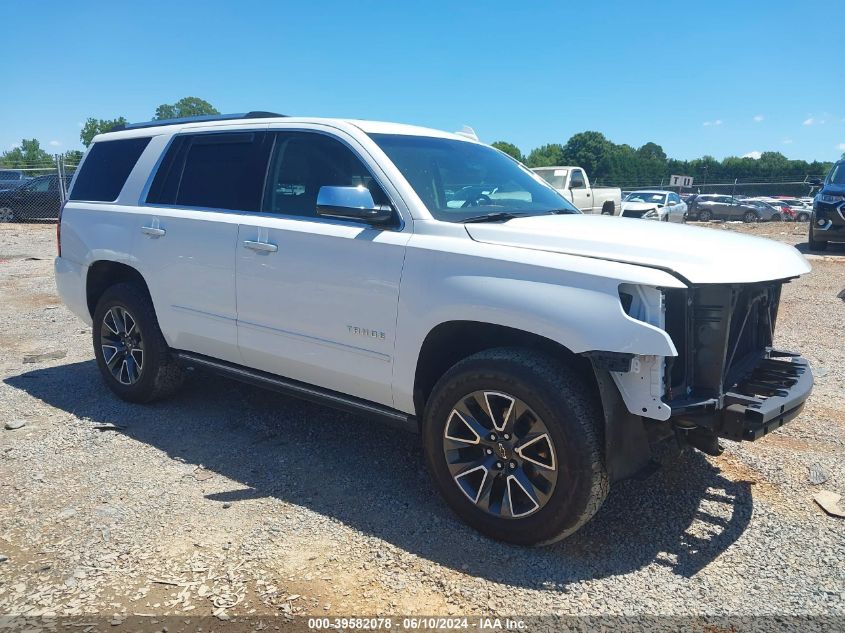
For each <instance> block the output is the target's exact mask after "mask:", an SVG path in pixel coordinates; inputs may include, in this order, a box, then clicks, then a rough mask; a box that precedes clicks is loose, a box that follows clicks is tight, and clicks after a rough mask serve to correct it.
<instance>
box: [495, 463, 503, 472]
mask: <svg viewBox="0 0 845 633" xmlns="http://www.w3.org/2000/svg"><path fill="white" fill-rule="evenodd" d="M496 468H498V469H499V470H501V469H502V462H496Z"/></svg>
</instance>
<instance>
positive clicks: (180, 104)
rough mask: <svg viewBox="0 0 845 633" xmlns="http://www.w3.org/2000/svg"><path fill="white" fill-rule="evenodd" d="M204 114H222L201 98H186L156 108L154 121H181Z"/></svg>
mask: <svg viewBox="0 0 845 633" xmlns="http://www.w3.org/2000/svg"><path fill="white" fill-rule="evenodd" d="M204 114H220V111H219V110H218V109H217V108H215V107H214V106H213V105H211V104H210V103H209V102H208V101H206V100H205V99H200V98H199V97H184V98H182V99H179V101H177V102H176V103H162V104H161V105H160V106H159V107H157V108H156V114H155V117H154V119H156V120H159V121H160V120H162V119H181V118H183V117H187V116H201V115H204Z"/></svg>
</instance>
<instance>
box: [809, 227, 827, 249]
mask: <svg viewBox="0 0 845 633" xmlns="http://www.w3.org/2000/svg"><path fill="white" fill-rule="evenodd" d="M807 246H809V247H810V250H811V251H826V250H827V242H817V241H816V239H815V236H814V235H813V227H812V225H810V231H809V233H808V235H807Z"/></svg>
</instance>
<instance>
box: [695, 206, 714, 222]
mask: <svg viewBox="0 0 845 633" xmlns="http://www.w3.org/2000/svg"><path fill="white" fill-rule="evenodd" d="M712 219H713V212H712V211H709V210H708V209H704V210H702V211H699V212H698V221H699V222H709V221H710V220H712Z"/></svg>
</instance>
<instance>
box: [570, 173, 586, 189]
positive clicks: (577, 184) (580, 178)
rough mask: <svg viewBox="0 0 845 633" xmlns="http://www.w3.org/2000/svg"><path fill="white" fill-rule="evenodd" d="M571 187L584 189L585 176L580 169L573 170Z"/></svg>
mask: <svg viewBox="0 0 845 633" xmlns="http://www.w3.org/2000/svg"><path fill="white" fill-rule="evenodd" d="M569 186H570V187H571V188H572V189H580V188H582V187H584V174H583V173H581V170H580V169H573V170H572V178H570V179H569Z"/></svg>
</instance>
